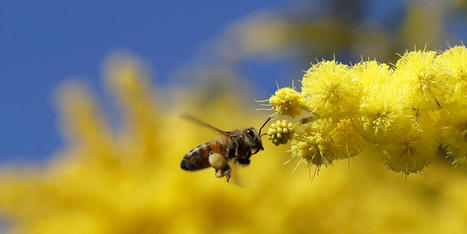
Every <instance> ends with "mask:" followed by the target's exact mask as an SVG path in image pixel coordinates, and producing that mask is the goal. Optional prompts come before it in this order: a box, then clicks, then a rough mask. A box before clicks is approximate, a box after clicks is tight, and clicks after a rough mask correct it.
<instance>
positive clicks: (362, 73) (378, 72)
mask: <svg viewBox="0 0 467 234" xmlns="http://www.w3.org/2000/svg"><path fill="white" fill-rule="evenodd" d="M352 73H353V75H354V79H356V81H357V82H358V83H359V84H360V86H361V89H362V90H363V91H364V94H363V95H370V94H373V93H374V91H376V90H374V89H375V88H376V89H378V88H379V87H381V86H384V85H387V83H388V82H389V81H390V76H391V74H392V70H391V69H390V67H389V66H388V65H386V64H380V63H378V62H377V61H374V60H373V61H363V62H360V63H357V64H355V65H354V66H353V67H352Z"/></svg>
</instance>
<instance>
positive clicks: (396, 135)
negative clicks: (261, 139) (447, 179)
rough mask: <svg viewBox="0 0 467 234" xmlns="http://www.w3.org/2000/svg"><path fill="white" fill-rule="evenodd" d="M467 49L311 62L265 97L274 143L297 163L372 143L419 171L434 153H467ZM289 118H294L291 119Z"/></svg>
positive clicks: (327, 160)
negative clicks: (391, 61)
mask: <svg viewBox="0 0 467 234" xmlns="http://www.w3.org/2000/svg"><path fill="white" fill-rule="evenodd" d="M466 100H467V49H466V47H465V46H464V45H461V46H456V47H453V48H450V49H448V50H446V51H444V52H442V53H437V52H434V51H427V50H415V51H411V52H406V53H405V54H403V55H402V56H401V57H400V59H399V60H398V61H397V63H396V64H395V65H394V66H389V65H386V64H381V63H378V62H377V61H362V62H360V63H358V64H355V65H353V66H347V65H344V64H341V63H339V62H337V61H335V60H333V61H321V62H318V63H317V64H313V65H312V66H311V68H309V69H308V70H307V71H306V73H305V74H304V76H303V79H302V81H301V91H297V90H296V88H295V86H294V85H292V87H285V88H280V89H278V90H277V91H276V92H275V94H274V95H273V96H272V97H271V98H269V100H267V101H268V102H269V104H263V105H269V106H271V107H272V110H273V111H274V112H275V114H274V116H275V118H276V123H274V124H272V125H271V127H270V128H269V130H268V138H269V139H270V140H271V141H272V142H273V143H274V144H275V145H279V144H287V143H289V142H290V150H289V151H290V153H291V159H295V158H296V159H298V160H299V161H298V164H300V163H302V162H305V163H307V164H308V165H316V166H317V168H319V167H320V166H322V165H329V164H331V163H332V162H333V161H335V160H339V159H348V158H350V157H353V156H356V155H358V154H360V153H361V152H363V151H364V150H369V149H372V150H376V152H378V154H379V156H380V157H381V158H382V160H383V161H384V163H385V164H386V165H387V167H388V168H389V169H391V170H393V171H396V172H402V173H404V174H405V175H408V174H410V173H416V172H420V171H422V170H423V169H424V168H425V167H426V166H427V165H429V164H430V163H431V162H432V160H433V159H434V157H435V156H437V155H438V154H441V155H444V156H445V157H446V158H447V159H449V160H450V162H451V163H452V164H463V163H464V162H466V160H467V101H466ZM290 119H292V120H294V121H293V122H296V123H292V122H290Z"/></svg>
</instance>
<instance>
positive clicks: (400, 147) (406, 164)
mask: <svg viewBox="0 0 467 234" xmlns="http://www.w3.org/2000/svg"><path fill="white" fill-rule="evenodd" d="M417 125H418V124H417V123H415V124H414V126H412V127H411V128H409V129H407V133H406V134H405V135H403V136H401V137H400V138H399V139H394V141H392V142H387V143H385V144H382V145H380V147H381V149H382V157H383V160H384V162H385V164H386V165H387V166H388V167H389V168H390V169H391V170H393V171H396V172H402V173H404V174H406V175H408V174H409V173H416V172H420V171H421V170H423V168H425V167H426V166H427V165H428V164H430V163H431V162H432V161H433V158H434V157H435V155H436V153H437V150H438V142H437V138H436V137H435V136H434V135H433V132H430V131H429V129H420V127H419V126H417Z"/></svg>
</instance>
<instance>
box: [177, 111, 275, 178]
mask: <svg viewBox="0 0 467 234" xmlns="http://www.w3.org/2000/svg"><path fill="white" fill-rule="evenodd" d="M183 117H184V118H186V119H188V120H190V121H193V122H195V123H197V124H199V125H201V126H204V127H207V128H209V129H212V130H214V131H216V132H218V133H220V134H221V137H220V139H217V140H213V141H209V142H207V143H204V144H202V145H200V146H198V147H196V148H194V149H192V150H191V151H190V152H188V153H187V154H186V155H185V157H183V159H182V162H181V163H180V168H181V169H183V170H186V171H197V170H201V169H205V168H208V167H211V166H212V167H214V168H215V169H216V176H218V177H223V176H225V178H226V179H227V182H229V180H230V177H231V175H232V167H231V165H230V163H234V164H235V163H238V164H240V165H244V166H245V165H249V164H250V157H251V156H252V155H255V154H257V153H258V152H259V151H260V150H264V148H263V143H262V141H261V137H262V136H264V135H266V134H261V130H262V129H263V127H264V126H266V124H267V123H268V122H269V120H271V117H269V118H268V119H267V120H266V122H264V124H263V125H262V126H261V128H260V129H259V132H257V131H256V129H255V128H253V127H249V128H245V129H235V130H233V131H223V130H220V129H218V128H216V127H214V126H212V125H209V124H207V123H205V122H203V121H201V120H198V119H195V118H193V117H191V116H186V115H185V116H183ZM215 156H217V157H221V158H220V159H219V158H216V160H215V161H217V162H213V160H212V159H213V158H215ZM219 160H220V163H219ZM214 163H215V164H216V165H212V164H214Z"/></svg>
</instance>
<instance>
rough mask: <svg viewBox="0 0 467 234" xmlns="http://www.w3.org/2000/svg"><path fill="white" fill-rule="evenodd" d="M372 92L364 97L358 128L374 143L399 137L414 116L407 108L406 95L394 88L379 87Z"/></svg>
mask: <svg viewBox="0 0 467 234" xmlns="http://www.w3.org/2000/svg"><path fill="white" fill-rule="evenodd" d="M372 91H373V93H372V94H371V95H366V96H364V97H362V101H361V104H360V117H359V118H357V120H358V121H357V123H358V124H357V126H358V128H359V129H360V131H361V133H362V134H363V135H364V136H365V138H366V139H368V140H369V141H371V142H373V143H381V142H384V141H386V140H388V139H390V138H397V137H399V136H400V135H401V134H403V133H404V132H405V129H407V127H408V126H409V125H410V124H411V117H412V115H413V112H412V111H411V110H408V109H407V108H406V106H407V104H406V101H405V99H404V95H403V94H402V93H401V92H398V91H399V90H397V89H395V88H392V87H384V86H377V87H374V88H373V89H372Z"/></svg>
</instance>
